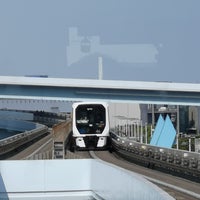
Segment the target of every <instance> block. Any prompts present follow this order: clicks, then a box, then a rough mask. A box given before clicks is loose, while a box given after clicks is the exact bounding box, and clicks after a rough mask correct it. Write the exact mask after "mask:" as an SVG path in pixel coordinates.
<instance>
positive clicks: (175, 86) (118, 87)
mask: <svg viewBox="0 0 200 200" xmlns="http://www.w3.org/2000/svg"><path fill="white" fill-rule="evenodd" d="M0 98H1V99H37V100H62V101H63V100H64V101H83V100H86V101H87V100H90V101H91V100H95V101H96V100H97V101H102V100H103V101H110V102H126V103H127V102H137V103H155V104H178V105H200V84H192V83H171V82H142V81H141V82H140V81H118V80H95V79H90V80H89V79H63V78H38V77H10V76H0Z"/></svg>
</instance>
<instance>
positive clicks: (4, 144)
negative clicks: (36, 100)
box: [0, 125, 48, 155]
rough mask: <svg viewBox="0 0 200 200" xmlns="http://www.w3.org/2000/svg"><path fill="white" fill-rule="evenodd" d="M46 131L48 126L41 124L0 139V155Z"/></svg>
mask: <svg viewBox="0 0 200 200" xmlns="http://www.w3.org/2000/svg"><path fill="white" fill-rule="evenodd" d="M47 132H48V127H47V126H45V125H41V126H40V127H39V128H36V129H33V130H30V131H25V132H22V133H19V134H16V135H14V136H11V137H8V138H5V139H2V140H0V155H4V154H6V153H8V152H10V151H12V150H14V149H16V148H18V147H20V146H22V145H23V144H25V143H27V142H30V141H31V140H34V139H36V138H38V137H40V136H42V135H43V134H45V133H47Z"/></svg>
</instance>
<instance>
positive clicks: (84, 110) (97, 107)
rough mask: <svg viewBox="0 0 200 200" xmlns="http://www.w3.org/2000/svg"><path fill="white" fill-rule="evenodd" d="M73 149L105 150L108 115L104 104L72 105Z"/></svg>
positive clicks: (81, 103)
mask: <svg viewBox="0 0 200 200" xmlns="http://www.w3.org/2000/svg"><path fill="white" fill-rule="evenodd" d="M72 116H73V117H72V138H73V145H74V146H73V148H74V149H91V148H92V149H106V148H107V145H108V140H109V131H110V128H109V114H108V104H107V103H106V102H78V103H74V104H73V105H72Z"/></svg>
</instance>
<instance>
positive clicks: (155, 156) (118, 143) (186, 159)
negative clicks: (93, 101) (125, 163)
mask: <svg viewBox="0 0 200 200" xmlns="http://www.w3.org/2000/svg"><path fill="white" fill-rule="evenodd" d="M111 143H112V148H113V150H114V151H115V152H116V153H117V154H119V155H120V156H122V157H123V158H125V159H127V160H129V161H133V162H138V163H140V164H143V165H145V166H147V167H149V168H155V169H156V168H157V169H162V170H164V171H166V170H167V171H170V172H171V173H174V174H175V175H179V176H183V177H186V178H188V179H192V180H195V181H198V182H199V181H200V180H199V177H200V153H196V152H189V151H183V150H177V149H168V148H163V147H157V146H152V145H149V144H142V143H139V142H136V141H133V140H131V139H129V138H124V137H120V136H118V135H116V134H114V133H111Z"/></svg>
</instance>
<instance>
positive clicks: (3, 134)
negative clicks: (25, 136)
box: [0, 129, 20, 140]
mask: <svg viewBox="0 0 200 200" xmlns="http://www.w3.org/2000/svg"><path fill="white" fill-rule="evenodd" d="M18 133H20V132H19V131H11V130H7V129H0V140H1V139H4V138H7V137H11V136H13V135H16V134H18Z"/></svg>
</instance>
